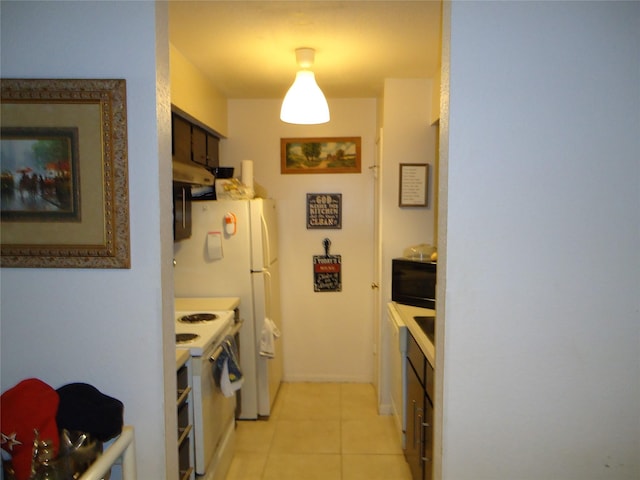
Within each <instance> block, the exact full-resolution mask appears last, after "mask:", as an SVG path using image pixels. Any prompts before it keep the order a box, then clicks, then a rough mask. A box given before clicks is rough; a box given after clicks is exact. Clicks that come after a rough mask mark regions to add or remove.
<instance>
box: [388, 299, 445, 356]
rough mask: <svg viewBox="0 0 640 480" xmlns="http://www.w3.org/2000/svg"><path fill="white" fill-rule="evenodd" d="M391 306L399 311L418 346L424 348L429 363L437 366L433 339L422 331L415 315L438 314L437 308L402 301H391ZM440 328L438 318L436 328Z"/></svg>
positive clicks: (423, 351)
mask: <svg viewBox="0 0 640 480" xmlns="http://www.w3.org/2000/svg"><path fill="white" fill-rule="evenodd" d="M389 307H390V308H392V309H395V311H396V312H397V313H398V316H399V317H400V319H401V320H402V321H403V322H404V324H405V325H406V326H407V328H408V329H409V332H410V333H411V335H412V336H413V338H415V340H416V342H417V343H418V346H419V347H420V349H421V350H422V353H424V355H425V356H426V357H427V360H429V363H430V364H431V366H432V367H434V368H435V366H436V348H435V345H434V344H433V343H431V340H429V339H428V338H427V334H426V333H424V332H423V331H422V329H421V328H420V327H419V326H418V324H417V323H416V321H415V320H414V319H413V317H423V316H429V315H434V316H435V314H436V311H435V310H432V309H430V308H420V307H413V306H411V305H404V304H402V303H396V302H391V303H390V304H389ZM437 328H438V323H437V319H436V329H437Z"/></svg>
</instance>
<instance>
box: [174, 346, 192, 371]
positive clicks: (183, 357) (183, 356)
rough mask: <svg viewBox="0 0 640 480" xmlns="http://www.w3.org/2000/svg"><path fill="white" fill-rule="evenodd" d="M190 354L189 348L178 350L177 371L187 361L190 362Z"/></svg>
mask: <svg viewBox="0 0 640 480" xmlns="http://www.w3.org/2000/svg"><path fill="white" fill-rule="evenodd" d="M189 357H190V354H189V349H187V348H176V370H179V369H180V367H182V366H183V365H184V364H185V363H187V360H189Z"/></svg>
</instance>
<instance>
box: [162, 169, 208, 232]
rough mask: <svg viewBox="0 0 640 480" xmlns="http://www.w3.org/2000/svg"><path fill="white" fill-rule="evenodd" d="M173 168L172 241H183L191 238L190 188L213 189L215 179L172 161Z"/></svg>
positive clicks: (205, 173) (201, 171)
mask: <svg viewBox="0 0 640 480" xmlns="http://www.w3.org/2000/svg"><path fill="white" fill-rule="evenodd" d="M172 167H173V240H174V241H175V242H177V241H180V240H184V239H185V238H189V237H190V236H191V200H192V194H191V188H192V187H193V186H194V185H197V186H210V187H213V185H214V182H215V177H214V176H213V174H211V172H209V171H208V170H207V169H205V168H202V167H198V166H196V165H190V164H188V163H184V162H177V161H174V162H173V163H172Z"/></svg>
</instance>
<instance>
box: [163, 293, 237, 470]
mask: <svg viewBox="0 0 640 480" xmlns="http://www.w3.org/2000/svg"><path fill="white" fill-rule="evenodd" d="M186 306H188V305H186ZM184 307H185V305H184V302H183V304H182V306H181V307H179V308H184ZM175 318H176V344H177V348H183V349H188V350H189V354H190V355H191V369H192V370H191V371H192V373H191V381H192V388H193V429H194V446H195V473H196V474H197V475H201V476H204V477H203V478H204V479H205V480H214V479H215V480H218V479H220V480H223V479H224V477H225V475H226V473H227V471H228V469H229V465H230V464H231V459H232V457H233V443H234V438H235V437H234V435H235V407H236V397H235V396H234V395H233V396H230V397H226V396H224V395H223V393H222V391H221V389H220V387H219V379H216V373H215V372H216V371H219V370H222V369H217V368H216V362H218V361H219V359H220V356H221V352H222V343H223V342H225V341H228V339H229V338H232V337H233V335H235V332H236V330H237V328H239V325H236V324H234V313H233V311H211V310H207V311H201V310H176V312H175Z"/></svg>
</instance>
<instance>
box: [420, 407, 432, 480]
mask: <svg viewBox="0 0 640 480" xmlns="http://www.w3.org/2000/svg"><path fill="white" fill-rule="evenodd" d="M422 439H423V445H424V451H423V453H422V465H423V469H424V479H425V480H431V479H432V478H433V406H432V405H431V402H430V401H429V399H428V397H426V396H425V398H424V419H423V423H422Z"/></svg>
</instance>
